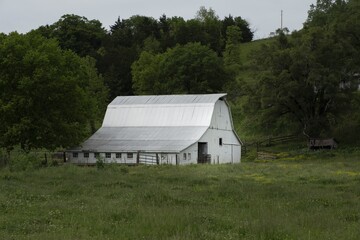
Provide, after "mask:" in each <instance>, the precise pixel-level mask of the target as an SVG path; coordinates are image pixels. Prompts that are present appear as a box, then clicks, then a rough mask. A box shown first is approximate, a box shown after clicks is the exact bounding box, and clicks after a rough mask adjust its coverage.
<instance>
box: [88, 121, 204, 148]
mask: <svg viewBox="0 0 360 240" xmlns="http://www.w3.org/2000/svg"><path fill="white" fill-rule="evenodd" d="M206 130H207V127H102V128H100V129H99V130H98V131H97V132H96V133H95V134H94V135H93V136H91V137H90V138H89V139H88V140H87V141H85V142H84V144H83V145H82V147H81V150H83V151H90V152H92V151H96V152H129V151H130V152H131V151H148V152H180V151H181V150H183V149H185V148H186V147H188V146H190V145H191V144H193V143H194V142H196V141H197V140H198V139H200V138H201V136H202V135H203V134H204V133H205V131H206Z"/></svg>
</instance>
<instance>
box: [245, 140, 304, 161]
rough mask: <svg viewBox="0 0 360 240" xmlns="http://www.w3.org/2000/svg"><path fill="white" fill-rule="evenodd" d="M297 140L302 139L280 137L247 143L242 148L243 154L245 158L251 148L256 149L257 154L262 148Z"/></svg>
mask: <svg viewBox="0 0 360 240" xmlns="http://www.w3.org/2000/svg"><path fill="white" fill-rule="evenodd" d="M297 139H301V137H300V136H299V135H286V136H279V137H268V138H266V139H263V140H259V141H255V142H250V143H245V144H244V145H243V146H242V148H241V154H242V155H243V156H245V155H246V153H247V151H248V150H249V148H251V147H256V152H259V151H260V148H261V147H269V146H273V145H276V144H280V143H286V142H290V141H294V140H297Z"/></svg>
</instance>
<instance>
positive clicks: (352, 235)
mask: <svg viewBox="0 0 360 240" xmlns="http://www.w3.org/2000/svg"><path fill="white" fill-rule="evenodd" d="M359 153H360V151H359V149H358V150H352V151H332V152H330V153H329V152H313V153H311V152H307V151H304V152H302V153H299V152H298V153H297V154H296V155H292V154H291V153H290V154H289V153H284V154H282V153H280V154H279V156H280V157H281V156H282V158H281V159H278V160H273V161H253V162H243V163H242V164H239V165H191V166H134V167H126V166H114V165H112V166H105V168H104V169H97V168H96V167H76V166H72V165H63V166H58V167H47V168H40V169H33V170H28V171H10V170H9V169H8V168H5V169H1V170H0V239H359V237H360V156H359V155H360V154H359Z"/></svg>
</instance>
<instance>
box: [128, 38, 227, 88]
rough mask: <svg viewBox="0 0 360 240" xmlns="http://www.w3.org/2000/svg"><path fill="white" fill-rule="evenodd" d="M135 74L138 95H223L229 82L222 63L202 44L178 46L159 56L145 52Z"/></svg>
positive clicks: (134, 70)
mask: <svg viewBox="0 0 360 240" xmlns="http://www.w3.org/2000/svg"><path fill="white" fill-rule="evenodd" d="M132 74H133V87H134V92H135V93H136V94H178V93H182V94H184V93H211V92H219V91H221V90H222V86H223V85H224V84H225V83H226V81H227V75H226V73H225V71H224V67H223V64H222V61H221V59H220V58H219V57H217V55H216V53H215V52H214V51H212V50H211V49H209V47H207V46H203V45H201V44H200V43H189V44H186V45H184V46H181V45H177V46H176V47H174V48H172V49H168V50H167V51H166V52H165V53H163V54H157V55H154V54H152V53H148V52H143V53H142V54H141V56H140V59H139V60H138V61H136V62H135V63H134V64H133V66H132Z"/></svg>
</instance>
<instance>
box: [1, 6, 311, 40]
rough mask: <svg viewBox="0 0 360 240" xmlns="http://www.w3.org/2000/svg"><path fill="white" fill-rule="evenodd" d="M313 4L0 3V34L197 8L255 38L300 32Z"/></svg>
mask: <svg viewBox="0 0 360 240" xmlns="http://www.w3.org/2000/svg"><path fill="white" fill-rule="evenodd" d="M315 3H316V0H176V1H172V0H151V1H150V0H148V1H146V0H0V32H4V33H9V32H12V31H18V32H20V33H26V32H28V31H29V30H31V29H35V28H38V27H39V26H41V25H46V24H52V23H54V22H56V21H57V20H59V18H60V17H61V16H62V15H64V14H76V15H80V16H84V17H86V18H88V19H90V20H91V19H97V20H99V21H100V22H102V24H103V26H104V27H105V28H107V29H108V28H109V25H112V24H114V22H115V21H116V19H117V18H118V17H120V18H124V19H126V18H129V17H131V16H133V15H137V14H138V15H145V16H151V17H154V18H156V19H158V18H159V17H160V16H161V15H162V14H166V16H168V17H172V16H181V17H183V18H185V19H190V18H193V17H194V16H195V14H196V12H197V11H198V10H199V8H200V6H205V7H206V8H210V7H211V8H212V9H214V10H215V12H216V13H217V15H218V16H219V17H220V18H221V19H222V18H223V17H224V16H228V15H229V14H231V15H232V16H234V17H235V16H241V17H242V18H244V19H246V20H247V21H248V22H249V23H250V27H251V28H252V30H253V31H255V38H264V37H267V36H269V33H270V32H274V31H275V30H276V29H278V28H280V22H281V21H280V19H281V17H280V16H281V10H283V25H284V27H287V28H288V29H289V30H290V31H293V30H297V29H300V28H302V24H303V23H304V21H305V20H306V17H307V12H308V10H309V9H310V5H311V4H315Z"/></svg>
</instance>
